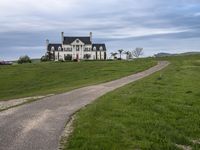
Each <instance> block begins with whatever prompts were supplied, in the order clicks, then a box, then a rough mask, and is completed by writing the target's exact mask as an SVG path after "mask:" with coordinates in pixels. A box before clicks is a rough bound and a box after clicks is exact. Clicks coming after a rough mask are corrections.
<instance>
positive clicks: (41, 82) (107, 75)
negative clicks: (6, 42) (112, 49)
mask: <svg viewBox="0 0 200 150" xmlns="http://www.w3.org/2000/svg"><path fill="white" fill-rule="evenodd" d="M155 64H156V62H155V61H153V60H151V59H139V60H135V61H131V62H127V61H88V62H80V63H75V62H68V63H55V62H48V63H33V64H23V65H13V66H0V85H1V86H0V100H3V99H4V100H6V99H11V98H19V97H26V96H34V95H41V94H49V93H60V92H65V91H68V90H71V89H74V88H78V87H83V86H87V85H92V84H97V83H101V82H106V81H110V80H114V79H117V78H120V77H122V76H126V75H129V74H132V73H135V72H138V71H142V70H145V69H147V68H149V67H151V66H153V65H155Z"/></svg>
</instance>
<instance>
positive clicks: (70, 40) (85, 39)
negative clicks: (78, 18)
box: [63, 37, 92, 44]
mask: <svg viewBox="0 0 200 150" xmlns="http://www.w3.org/2000/svg"><path fill="white" fill-rule="evenodd" d="M76 39H79V40H80V41H81V42H83V43H84V44H92V42H91V40H90V37H64V41H63V44H71V43H73V42H74V41H75V40H76Z"/></svg>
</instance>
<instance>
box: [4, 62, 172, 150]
mask: <svg viewBox="0 0 200 150" xmlns="http://www.w3.org/2000/svg"><path fill="white" fill-rule="evenodd" d="M168 64H169V62H167V61H160V62H158V65H156V66H154V67H152V68H150V69H148V70H146V71H143V72H140V73H137V74H134V75H131V76H128V77H124V78H121V79H118V80H115V81H111V82H107V83H103V84H99V85H94V86H88V87H84V88H80V89H77V90H73V91H70V92H67V93H63V94H59V95H54V96H51V97H46V98H43V99H41V100H38V101H35V102H32V103H29V104H26V105H22V106H19V107H15V108H12V109H9V110H6V111H3V112H0V150H56V149H58V146H59V139H60V135H61V134H62V131H63V130H64V128H65V125H66V123H67V121H68V120H69V118H70V116H71V115H72V114H73V113H75V112H76V111H77V110H79V109H80V108H82V107H84V106H85V105H87V104H89V103H91V102H92V101H94V100H95V99H97V98H98V97H100V96H102V95H104V94H106V93H107V92H110V91H112V90H114V89H116V88H119V87H122V86H124V85H126V84H128V83H131V82H134V81H136V80H139V79H141V78H144V77H146V76H148V75H150V74H152V73H154V72H157V71H159V70H161V69H163V68H165V67H166V66H167V65H168Z"/></svg>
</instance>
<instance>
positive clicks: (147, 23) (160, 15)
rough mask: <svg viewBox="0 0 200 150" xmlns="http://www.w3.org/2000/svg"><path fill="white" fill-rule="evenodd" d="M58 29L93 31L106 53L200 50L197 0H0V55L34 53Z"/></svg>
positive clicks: (36, 54) (76, 32)
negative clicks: (120, 50) (138, 50)
mask: <svg viewBox="0 0 200 150" xmlns="http://www.w3.org/2000/svg"><path fill="white" fill-rule="evenodd" d="M62 31H63V32H64V33H65V36H89V32H93V41H94V42H96V43H106V45H107V49H108V53H110V52H114V51H117V50H118V49H124V50H126V51H127V50H129V51H131V50H134V49H135V48H136V47H143V48H144V56H151V55H153V54H155V53H159V52H167V53H181V52H186V51H200V0H166V1H165V0H99V1H97V0H14V1H13V0H0V60H15V59H17V58H18V57H19V56H22V55H26V54H27V55H29V56H30V57H31V58H40V57H41V56H42V55H44V54H45V52H46V43H45V41H46V39H49V40H50V42H52V43H59V42H61V32H62Z"/></svg>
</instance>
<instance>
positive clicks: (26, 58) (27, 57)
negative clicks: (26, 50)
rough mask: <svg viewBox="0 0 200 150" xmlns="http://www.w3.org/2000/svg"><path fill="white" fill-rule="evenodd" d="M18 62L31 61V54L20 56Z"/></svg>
mask: <svg viewBox="0 0 200 150" xmlns="http://www.w3.org/2000/svg"><path fill="white" fill-rule="evenodd" d="M17 62H18V64H23V63H31V59H30V57H29V56H27V55H25V56H21V57H19V59H18V61H17Z"/></svg>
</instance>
